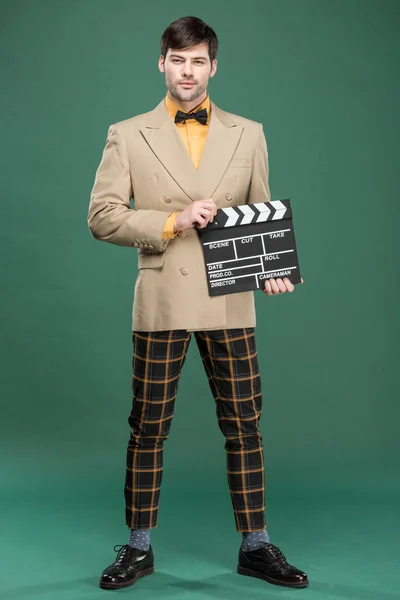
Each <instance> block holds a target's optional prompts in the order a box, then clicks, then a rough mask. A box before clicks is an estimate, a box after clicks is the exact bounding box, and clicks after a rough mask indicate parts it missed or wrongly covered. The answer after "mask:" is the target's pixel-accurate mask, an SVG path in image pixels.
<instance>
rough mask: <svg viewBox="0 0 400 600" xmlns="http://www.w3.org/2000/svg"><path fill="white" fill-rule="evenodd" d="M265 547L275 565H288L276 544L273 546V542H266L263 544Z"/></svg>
mask: <svg viewBox="0 0 400 600" xmlns="http://www.w3.org/2000/svg"><path fill="white" fill-rule="evenodd" d="M265 549H266V550H267V552H268V554H269V555H270V556H272V558H273V559H274V563H275V565H276V566H279V567H288V566H289V565H288V562H287V560H286V556H285V555H284V554H283V552H281V551H280V550H279V548H277V546H274V545H273V544H267V545H266V546H265Z"/></svg>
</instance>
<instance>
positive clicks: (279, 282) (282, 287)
mask: <svg viewBox="0 0 400 600" xmlns="http://www.w3.org/2000/svg"><path fill="white" fill-rule="evenodd" d="M276 284H277V286H278V288H279V291H280V293H281V294H284V293H285V292H286V285H285V284H284V283H283V281H282V279H281V278H280V277H279V278H278V279H277V280H276Z"/></svg>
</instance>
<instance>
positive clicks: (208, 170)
mask: <svg viewBox="0 0 400 600" xmlns="http://www.w3.org/2000/svg"><path fill="white" fill-rule="evenodd" d="M242 132H243V127H242V125H237V124H236V123H235V121H233V119H232V118H231V117H230V116H229V115H228V114H227V113H225V112H224V111H223V110H221V109H220V108H218V106H216V105H215V104H214V103H213V102H212V103H211V120H210V126H209V130H208V135H207V139H206V143H205V145H204V150H203V154H202V156H201V160H200V165H199V168H198V170H197V171H196V173H197V175H198V179H197V189H198V193H200V195H201V198H212V196H213V194H214V192H215V190H216V189H217V187H218V185H219V183H220V181H221V179H222V177H223V176H224V174H225V171H226V169H227V168H228V166H229V163H230V162H231V159H232V157H233V155H234V153H235V150H236V148H237V146H238V144H239V141H240V138H241V136H242Z"/></svg>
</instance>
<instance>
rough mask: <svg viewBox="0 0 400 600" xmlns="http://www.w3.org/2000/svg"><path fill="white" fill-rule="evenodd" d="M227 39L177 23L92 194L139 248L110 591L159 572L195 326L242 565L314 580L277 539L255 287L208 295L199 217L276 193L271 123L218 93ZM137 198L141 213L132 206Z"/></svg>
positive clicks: (276, 284)
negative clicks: (151, 85) (157, 96)
mask: <svg viewBox="0 0 400 600" xmlns="http://www.w3.org/2000/svg"><path fill="white" fill-rule="evenodd" d="M217 49H218V39H217V36H216V34H215V32H214V31H213V30H212V29H211V27H209V26H208V25H206V24H205V23H204V22H203V21H201V20H200V19H198V18H196V17H184V18H181V19H178V20H177V21H175V22H173V23H171V25H169V27H168V28H167V29H166V31H165V32H164V33H163V36H162V38H161V56H160V59H159V63H158V67H159V70H160V71H161V72H162V73H165V79H166V85H167V88H168V91H167V95H166V98H165V99H163V100H162V101H161V102H160V103H159V104H158V106H157V107H156V108H155V109H154V110H152V111H150V112H148V113H146V114H142V115H139V116H136V117H133V118H131V119H127V120H125V121H122V122H119V123H117V124H115V125H112V126H111V127H110V128H109V131H108V138H107V143H106V146H105V149H104V153H103V157H102V160H101V163H100V166H99V168H98V170H97V173H96V179H95V183H94V187H93V191H92V195H91V201H90V207H89V214H88V223H89V228H90V231H91V233H92V234H93V236H94V237H95V238H96V239H99V240H103V241H106V242H110V243H112V244H118V245H121V246H128V247H132V246H133V247H136V248H138V249H139V255H138V267H139V273H138V277H137V280H136V285H135V294H134V306H133V322H132V325H133V326H132V329H133V347H134V357H133V373H132V381H133V385H132V387H133V404H132V411H131V413H130V416H129V424H130V426H131V433H130V439H129V444H128V450H127V465H126V466H127V468H126V481H125V501H126V523H127V525H128V527H129V529H130V539H129V543H128V544H125V545H123V546H122V547H120V548H119V549H116V548H114V550H115V551H116V552H117V557H116V559H115V561H114V562H113V563H112V564H111V565H110V566H108V567H107V568H106V569H105V570H104V571H103V573H102V576H101V579H100V586H101V587H102V588H105V589H115V588H122V587H127V586H129V585H132V584H133V583H135V581H136V580H137V579H138V578H139V577H142V576H144V575H150V574H151V573H153V572H154V566H153V552H152V547H151V545H150V530H151V529H152V528H153V527H156V526H157V524H158V520H157V519H158V501H159V494H160V487H161V478H162V466H163V442H164V440H165V439H166V438H167V436H168V433H169V429H170V425H171V420H172V417H173V411H174V402H175V397H176V393H177V385H178V380H179V377H180V374H181V369H182V366H183V363H184V360H185V357H186V352H187V349H188V345H189V341H190V338H191V335H192V333H194V336H195V338H196V342H197V345H198V347H199V350H200V354H201V357H202V360H203V363H204V366H205V370H206V373H207V376H208V379H209V383H210V387H211V391H212V393H213V396H214V398H215V402H216V407H217V416H218V424H219V427H220V429H221V431H222V433H223V434H224V436H225V438H226V443H225V449H226V457H227V473H228V481H229V487H230V492H231V498H232V505H233V510H234V516H235V522H236V528H237V531H239V532H241V533H242V538H243V539H242V544H241V548H240V550H239V564H238V568H237V569H238V573H240V574H242V575H249V576H252V577H259V578H262V579H265V580H266V581H269V582H271V583H275V584H278V585H284V586H289V587H305V586H307V585H308V579H307V575H306V574H305V573H303V572H302V571H300V570H298V569H296V568H295V567H293V566H291V565H289V564H288V563H287V561H286V559H285V556H284V555H283V554H282V553H281V551H280V550H279V549H278V548H277V547H276V546H274V545H272V544H271V543H270V541H269V537H268V534H267V531H266V523H265V516H264V514H265V504H264V459H263V450H262V438H261V435H260V431H259V419H260V416H261V410H262V407H261V389H260V376H259V369H258V363H257V353H256V344H255V337H254V327H255V311H254V297H253V293H252V292H244V293H236V294H228V295H226V296H213V297H210V296H209V295H208V288H207V281H206V273H205V266H204V259H203V254H202V248H201V244H200V241H199V237H198V234H197V231H196V228H202V227H205V226H206V225H207V224H208V223H209V222H210V221H212V220H213V218H214V217H215V215H216V212H217V209H218V208H222V207H227V206H232V205H238V204H245V203H253V202H263V201H267V200H270V191H269V187H268V159H267V147H266V141H265V137H264V134H263V129H262V125H261V124H260V123H256V122H254V121H251V120H248V119H244V118H242V117H239V116H237V115H233V114H230V113H226V112H224V111H223V110H221V109H220V108H218V107H217V106H216V105H215V104H214V103H213V102H211V100H210V98H209V96H208V92H207V89H208V81H209V78H210V77H213V76H214V75H215V73H216V70H217V60H216V54H217ZM132 197H133V198H134V207H135V208H134V210H133V209H132V208H131V206H130V200H131V198H132ZM293 289H294V286H293V285H292V283H291V282H290V281H289V280H288V279H286V278H285V279H283V280H282V279H277V280H276V281H275V280H273V279H270V280H266V281H265V288H264V292H265V294H266V295H268V296H273V295H276V294H280V293H284V292H286V291H288V292H292V291H293Z"/></svg>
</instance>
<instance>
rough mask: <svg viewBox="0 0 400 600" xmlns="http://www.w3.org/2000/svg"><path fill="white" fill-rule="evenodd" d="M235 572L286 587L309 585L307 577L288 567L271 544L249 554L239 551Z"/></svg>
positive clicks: (282, 555)
mask: <svg viewBox="0 0 400 600" xmlns="http://www.w3.org/2000/svg"><path fill="white" fill-rule="evenodd" d="M237 572H238V573H239V574H240V575H247V576H249V577H258V578H259V579H265V581H269V583H275V584H276V585H284V586H286V587H296V588H301V587H307V586H308V583H309V582H308V579H307V575H306V574H305V573H303V571H300V570H299V569H296V567H293V566H292V565H289V563H288V562H287V561H286V557H285V555H284V554H282V552H281V551H280V550H279V548H277V547H276V546H274V545H273V544H266V545H265V546H263V547H262V548H260V549H259V550H250V552H244V551H243V550H242V549H240V550H239V564H238V568H237Z"/></svg>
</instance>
